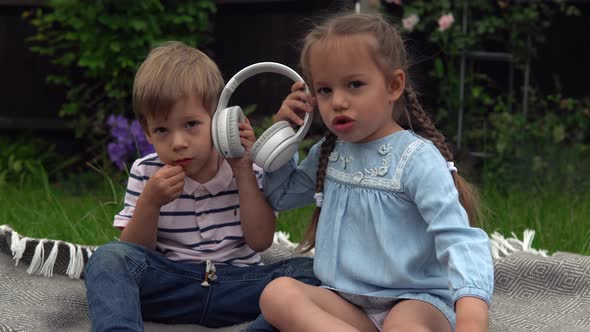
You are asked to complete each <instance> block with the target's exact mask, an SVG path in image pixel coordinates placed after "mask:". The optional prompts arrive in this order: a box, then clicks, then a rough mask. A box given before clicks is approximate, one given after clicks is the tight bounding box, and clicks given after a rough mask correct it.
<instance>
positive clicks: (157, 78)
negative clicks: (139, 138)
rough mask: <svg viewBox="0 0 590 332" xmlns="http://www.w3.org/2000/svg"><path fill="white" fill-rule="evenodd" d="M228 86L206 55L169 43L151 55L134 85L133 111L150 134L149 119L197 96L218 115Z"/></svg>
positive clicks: (142, 65) (153, 51)
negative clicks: (221, 100) (218, 103)
mask: <svg viewBox="0 0 590 332" xmlns="http://www.w3.org/2000/svg"><path fill="white" fill-rule="evenodd" d="M223 86H224V82H223V77H222V75H221V72H220V71H219V68H218V67H217V65H216V64H215V62H213V60H211V58H209V57H208V56H207V55H206V54H205V53H203V52H201V51H199V50H198V49H196V48H193V47H190V46H188V45H186V44H183V43H181V42H177V41H173V42H166V43H164V44H162V45H160V46H158V47H156V48H154V49H152V51H151V52H150V53H149V54H148V56H147V58H146V59H145V61H144V62H143V63H142V64H141V66H140V67H139V69H138V70H137V73H136V74H135V80H134V81H133V111H134V112H135V115H136V117H137V120H138V121H139V123H140V124H141V126H142V127H143V130H144V131H145V132H146V133H147V132H148V131H147V119H148V118H150V117H153V116H155V115H156V114H160V113H163V114H165V115H166V113H167V112H168V111H169V110H170V108H171V107H172V106H173V105H174V103H175V102H177V101H178V100H179V99H180V98H183V97H189V96H196V97H198V98H199V99H200V100H201V102H202V103H203V106H204V107H205V108H207V109H208V110H209V113H210V114H213V112H215V108H216V107H217V102H218V99H219V95H220V94H221V91H222V90H223Z"/></svg>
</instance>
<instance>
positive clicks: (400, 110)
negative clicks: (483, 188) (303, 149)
mask: <svg viewBox="0 0 590 332" xmlns="http://www.w3.org/2000/svg"><path fill="white" fill-rule="evenodd" d="M359 35H361V36H362V35H365V36H368V37H369V38H367V40H366V43H365V45H366V46H367V47H369V48H370V50H371V54H372V57H373V60H374V61H375V63H376V64H377V65H378V66H379V68H380V69H381V71H382V72H383V74H384V75H385V78H386V80H389V79H390V77H391V74H392V73H393V72H394V71H395V70H396V69H401V70H404V71H406V72H407V67H408V59H407V58H408V57H407V55H406V48H405V46H404V42H403V40H402V38H401V36H400V34H399V32H398V31H397V30H396V29H395V28H394V27H393V25H392V24H390V23H388V22H387V21H386V20H385V19H384V18H383V17H382V16H380V15H373V14H357V13H346V14H339V15H336V16H334V17H331V18H328V19H327V20H326V21H324V22H323V23H321V24H320V25H317V26H315V28H314V29H313V30H312V31H311V32H310V33H308V34H307V36H306V37H305V38H304V40H303V48H302V51H301V58H300V62H301V68H302V70H303V73H304V75H305V76H306V78H307V82H310V84H312V83H311V82H313V79H312V77H311V72H310V71H309V54H310V49H311V47H312V46H313V45H314V44H315V43H317V42H322V41H325V40H328V39H329V38H331V37H342V36H359ZM311 91H314V89H313V88H312V89H311ZM392 116H393V118H394V119H395V121H396V122H397V123H398V124H399V125H400V126H401V127H402V128H404V129H410V130H413V131H414V132H416V133H417V134H419V135H420V136H422V137H424V138H426V139H428V140H430V141H431V142H432V143H433V144H434V145H435V146H436V147H437V148H438V150H439V151H440V153H441V154H442V156H443V157H444V158H445V159H446V160H447V161H452V160H453V155H452V153H451V151H450V150H449V147H448V146H447V143H446V142H445V137H444V136H443V135H442V134H441V133H440V132H439V131H438V130H437V129H436V128H435V126H434V124H433V122H432V121H431V119H430V117H429V116H428V114H426V112H425V111H424V109H423V108H422V105H421V104H420V102H419V101H418V97H417V95H416V92H415V91H414V88H413V87H412V85H411V83H410V82H409V80H407V82H406V86H405V91H404V93H403V95H402V97H401V98H400V99H399V100H398V101H397V102H396V103H395V107H394V112H393V115H392ZM335 144H336V136H335V135H334V134H333V133H331V132H330V133H328V135H327V136H326V139H325V141H324V142H323V143H322V146H321V153H320V158H319V166H318V170H317V175H316V192H318V193H323V191H324V180H325V178H326V170H327V168H328V156H329V155H330V153H331V152H332V150H333V149H334V146H335ZM451 174H452V176H453V180H454V182H455V187H456V188H457V191H458V192H459V201H460V202H461V204H462V205H463V208H464V209H465V211H466V212H467V215H468V217H469V223H470V225H471V226H474V225H476V224H478V220H479V218H480V214H479V198H478V195H477V192H476V190H475V188H473V187H472V186H471V185H470V184H469V183H468V182H467V181H465V180H464V179H463V177H461V176H460V175H459V174H457V172H452V173H451ZM320 212H321V208H320V207H318V208H316V210H315V212H314V214H313V217H312V221H311V224H310V225H309V227H308V229H307V231H306V233H305V235H304V237H303V240H302V241H301V243H300V248H301V249H302V250H303V251H309V250H311V249H312V248H313V247H314V246H315V233H316V230H317V225H318V221H319V215H320Z"/></svg>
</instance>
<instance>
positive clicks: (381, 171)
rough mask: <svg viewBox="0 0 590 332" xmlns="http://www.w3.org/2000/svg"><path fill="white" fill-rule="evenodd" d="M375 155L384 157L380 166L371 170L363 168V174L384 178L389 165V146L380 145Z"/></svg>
mask: <svg viewBox="0 0 590 332" xmlns="http://www.w3.org/2000/svg"><path fill="white" fill-rule="evenodd" d="M377 153H379V154H380V155H382V156H383V155H385V157H383V158H381V166H379V167H373V168H371V169H366V168H365V172H367V173H369V174H370V175H371V176H385V174H387V172H388V171H389V166H390V165H391V144H387V145H385V144H383V145H381V146H380V147H379V149H378V150H377Z"/></svg>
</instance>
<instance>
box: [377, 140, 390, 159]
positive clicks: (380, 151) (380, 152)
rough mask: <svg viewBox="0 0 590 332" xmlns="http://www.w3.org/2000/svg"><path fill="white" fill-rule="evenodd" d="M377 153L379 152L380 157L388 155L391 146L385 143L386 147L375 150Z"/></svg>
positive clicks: (382, 146)
mask: <svg viewBox="0 0 590 332" xmlns="http://www.w3.org/2000/svg"><path fill="white" fill-rule="evenodd" d="M377 152H379V154H380V155H382V156H383V155H386V154H388V153H391V144H389V143H387V145H385V144H383V145H381V146H380V147H379V150H377Z"/></svg>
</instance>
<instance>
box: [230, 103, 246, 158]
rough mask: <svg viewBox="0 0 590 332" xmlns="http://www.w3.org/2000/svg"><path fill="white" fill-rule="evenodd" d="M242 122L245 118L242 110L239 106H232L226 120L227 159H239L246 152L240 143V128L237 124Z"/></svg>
mask: <svg viewBox="0 0 590 332" xmlns="http://www.w3.org/2000/svg"><path fill="white" fill-rule="evenodd" d="M244 121H245V117H244V113H243V112H242V109H241V108H240V107H239V106H232V107H231V108H230V109H229V114H228V120H227V133H228V137H227V140H228V146H229V154H230V155H229V156H228V157H229V158H240V157H242V156H243V155H244V153H245V152H246V151H245V150H244V147H243V146H242V143H241V142H240V128H239V127H238V124H239V123H240V122H244Z"/></svg>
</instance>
